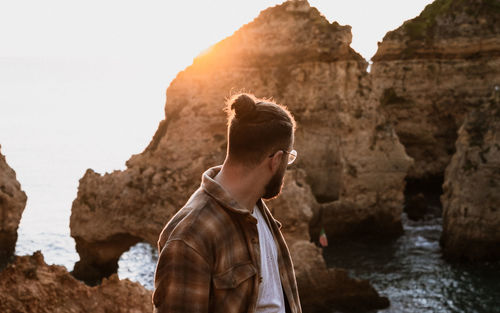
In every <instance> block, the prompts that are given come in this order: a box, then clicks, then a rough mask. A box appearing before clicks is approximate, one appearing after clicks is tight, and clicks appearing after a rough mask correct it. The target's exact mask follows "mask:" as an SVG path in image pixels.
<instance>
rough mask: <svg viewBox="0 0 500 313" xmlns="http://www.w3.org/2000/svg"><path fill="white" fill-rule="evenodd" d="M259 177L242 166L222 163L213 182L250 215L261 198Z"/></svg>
mask: <svg viewBox="0 0 500 313" xmlns="http://www.w3.org/2000/svg"><path fill="white" fill-rule="evenodd" d="M259 176H260V175H258V173H257V172H256V171H252V170H250V169H248V168H246V167H244V166H239V165H231V164H227V163H224V165H223V166H222V169H221V170H220V172H219V173H218V174H217V175H216V176H215V180H216V181H217V182H218V183H219V184H220V185H221V186H222V187H223V188H224V189H225V190H226V191H227V192H229V194H230V195H231V196H232V197H233V198H234V200H236V202H238V203H239V204H240V205H241V206H242V207H243V208H245V209H247V210H248V211H249V212H250V213H252V212H253V209H254V207H255V204H256V203H257V201H258V200H259V199H260V198H261V196H262V193H263V191H262V189H263V187H261V186H262V183H261V182H260V177H259Z"/></svg>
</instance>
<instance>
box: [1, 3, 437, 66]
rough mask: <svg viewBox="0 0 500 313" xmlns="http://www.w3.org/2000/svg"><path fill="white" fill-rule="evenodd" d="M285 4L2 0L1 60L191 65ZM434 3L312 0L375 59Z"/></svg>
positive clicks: (362, 52) (359, 50) (362, 51)
mask: <svg viewBox="0 0 500 313" xmlns="http://www.w3.org/2000/svg"><path fill="white" fill-rule="evenodd" d="M281 2H282V1H279V0H252V1H235V0H213V1H189V0H183V1H180V0H178V1H170V0H163V1H158V0H146V1H131V0H120V1H116V0H111V1H107V0H98V1H96V0H87V1H74V0H45V1H39V0H17V1H14V0H7V1H6V0H3V1H1V3H0V45H1V48H0V57H12V56H18V57H19V56H43V57H45V56H55V57H86V58H89V57H105V58H126V59H131V58H138V59H144V58H146V60H147V61H148V62H159V64H165V65H168V67H176V68H178V67H179V66H182V68H183V67H185V66H187V65H189V64H190V63H191V61H192V59H193V57H195V56H196V55H197V54H198V53H199V52H200V51H203V50H204V49H206V48H207V47H209V46H210V45H212V44H214V43H216V42H217V41H219V40H221V39H223V38H225V37H227V36H229V35H231V34H232V33H233V32H234V31H235V30H237V29H238V28H239V27H240V26H241V25H243V24H245V23H248V22H250V21H251V20H252V19H253V18H254V17H256V16H257V15H258V14H259V12H260V11H261V10H263V9H265V8H267V7H269V6H273V5H276V4H279V3H281ZM431 2H432V1H430V0H378V1H373V0H343V1H340V0H310V1H309V3H310V4H311V5H312V6H315V7H317V8H318V9H319V10H320V12H322V13H323V14H324V15H325V16H326V17H327V18H328V20H329V21H330V22H331V21H337V22H339V23H340V24H341V25H346V24H348V25H351V26H352V31H353V44H352V47H353V48H354V49H356V50H357V51H358V52H360V53H361V54H362V55H363V56H364V57H365V58H366V59H369V58H371V56H372V55H373V54H374V53H375V51H376V48H377V45H376V43H377V41H380V40H381V39H382V37H383V36H384V34H385V33H386V32H387V31H389V30H391V29H394V28H396V27H398V26H399V25H401V24H402V23H403V21H405V20H407V19H410V18H413V17H415V16H416V15H418V14H419V13H420V12H421V11H422V9H423V8H424V7H425V5H427V4H429V3H431Z"/></svg>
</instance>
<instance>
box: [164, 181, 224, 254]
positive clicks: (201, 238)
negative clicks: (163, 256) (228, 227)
mask: <svg viewBox="0 0 500 313" xmlns="http://www.w3.org/2000/svg"><path fill="white" fill-rule="evenodd" d="M228 218H229V216H228V215H227V213H225V211H224V209H223V208H222V207H221V206H220V205H219V204H218V203H217V201H215V199H213V198H212V197H211V196H210V195H208V194H207V193H206V192H204V191H203V189H201V188H199V189H198V190H196V191H195V192H194V193H193V194H192V195H191V197H190V198H189V200H188V201H187V202H186V204H185V205H184V206H183V207H182V208H181V209H180V210H179V211H178V212H177V213H176V214H175V215H174V216H173V217H172V218H171V219H170V221H169V222H168V223H167V224H166V225H165V228H164V229H163V231H162V233H161V234H160V239H159V246H160V248H161V247H162V246H163V245H164V244H165V243H167V242H168V241H171V240H182V241H184V242H191V243H195V244H196V243H197V244H207V242H206V241H207V240H209V239H211V238H215V237H217V230H218V229H221V228H220V227H221V226H223V225H224V223H227V219H228Z"/></svg>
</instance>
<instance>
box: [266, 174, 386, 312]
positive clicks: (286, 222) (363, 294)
mask: <svg viewBox="0 0 500 313" xmlns="http://www.w3.org/2000/svg"><path fill="white" fill-rule="evenodd" d="M285 181H286V184H285V186H284V188H283V190H282V196H280V197H279V198H277V199H274V200H272V201H269V202H268V206H269V208H270V210H271V211H272V212H273V215H274V217H275V218H276V219H278V220H279V221H280V222H282V223H283V227H282V231H283V234H284V236H285V239H286V242H287V243H288V247H289V249H290V253H291V255H292V259H293V263H294V268H295V275H296V277H297V284H298V287H299V293H300V296H301V301H302V308H303V311H304V312H328V311H331V310H332V308H335V309H339V310H347V311H349V312H364V311H368V310H374V309H383V308H386V307H387V306H389V300H388V299H387V298H385V297H380V296H379V295H378V293H377V292H376V291H375V289H373V287H372V286H371V285H370V284H369V282H368V281H366V280H358V279H353V278H351V277H349V276H348V274H347V272H346V271H345V270H343V269H338V268H327V266H326V263H325V260H324V259H323V256H322V255H321V253H322V251H321V248H318V247H317V246H316V245H315V244H313V243H311V240H310V236H309V223H310V221H311V219H312V218H313V211H315V210H317V208H318V206H319V204H318V203H317V202H316V199H315V198H314V195H313V194H312V192H311V188H310V187H309V185H308V184H307V183H306V173H305V172H304V171H303V170H288V171H287V173H286V176H285Z"/></svg>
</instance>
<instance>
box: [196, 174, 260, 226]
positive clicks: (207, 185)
mask: <svg viewBox="0 0 500 313" xmlns="http://www.w3.org/2000/svg"><path fill="white" fill-rule="evenodd" d="M221 169H222V165H218V166H214V167H211V168H209V169H208V170H206V171H205V173H203V175H202V177H201V188H202V189H203V190H204V191H205V192H206V193H208V194H209V195H210V196H212V197H213V198H214V199H215V200H216V201H217V202H219V203H220V204H221V205H222V206H223V207H225V208H227V209H229V210H231V211H233V212H236V213H240V214H249V215H250V216H251V214H250V212H249V211H248V210H247V209H245V208H244V207H242V206H241V205H240V204H239V203H238V202H237V201H236V200H234V198H233V197H232V196H231V194H229V192H228V191H227V190H226V189H224V187H222V186H221V185H220V184H219V183H218V182H216V181H215V179H214V178H215V176H216V175H217V173H219V172H220V170H221ZM257 205H258V206H259V207H260V208H264V207H265V204H264V202H263V201H262V199H259V201H258V202H257Z"/></svg>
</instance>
